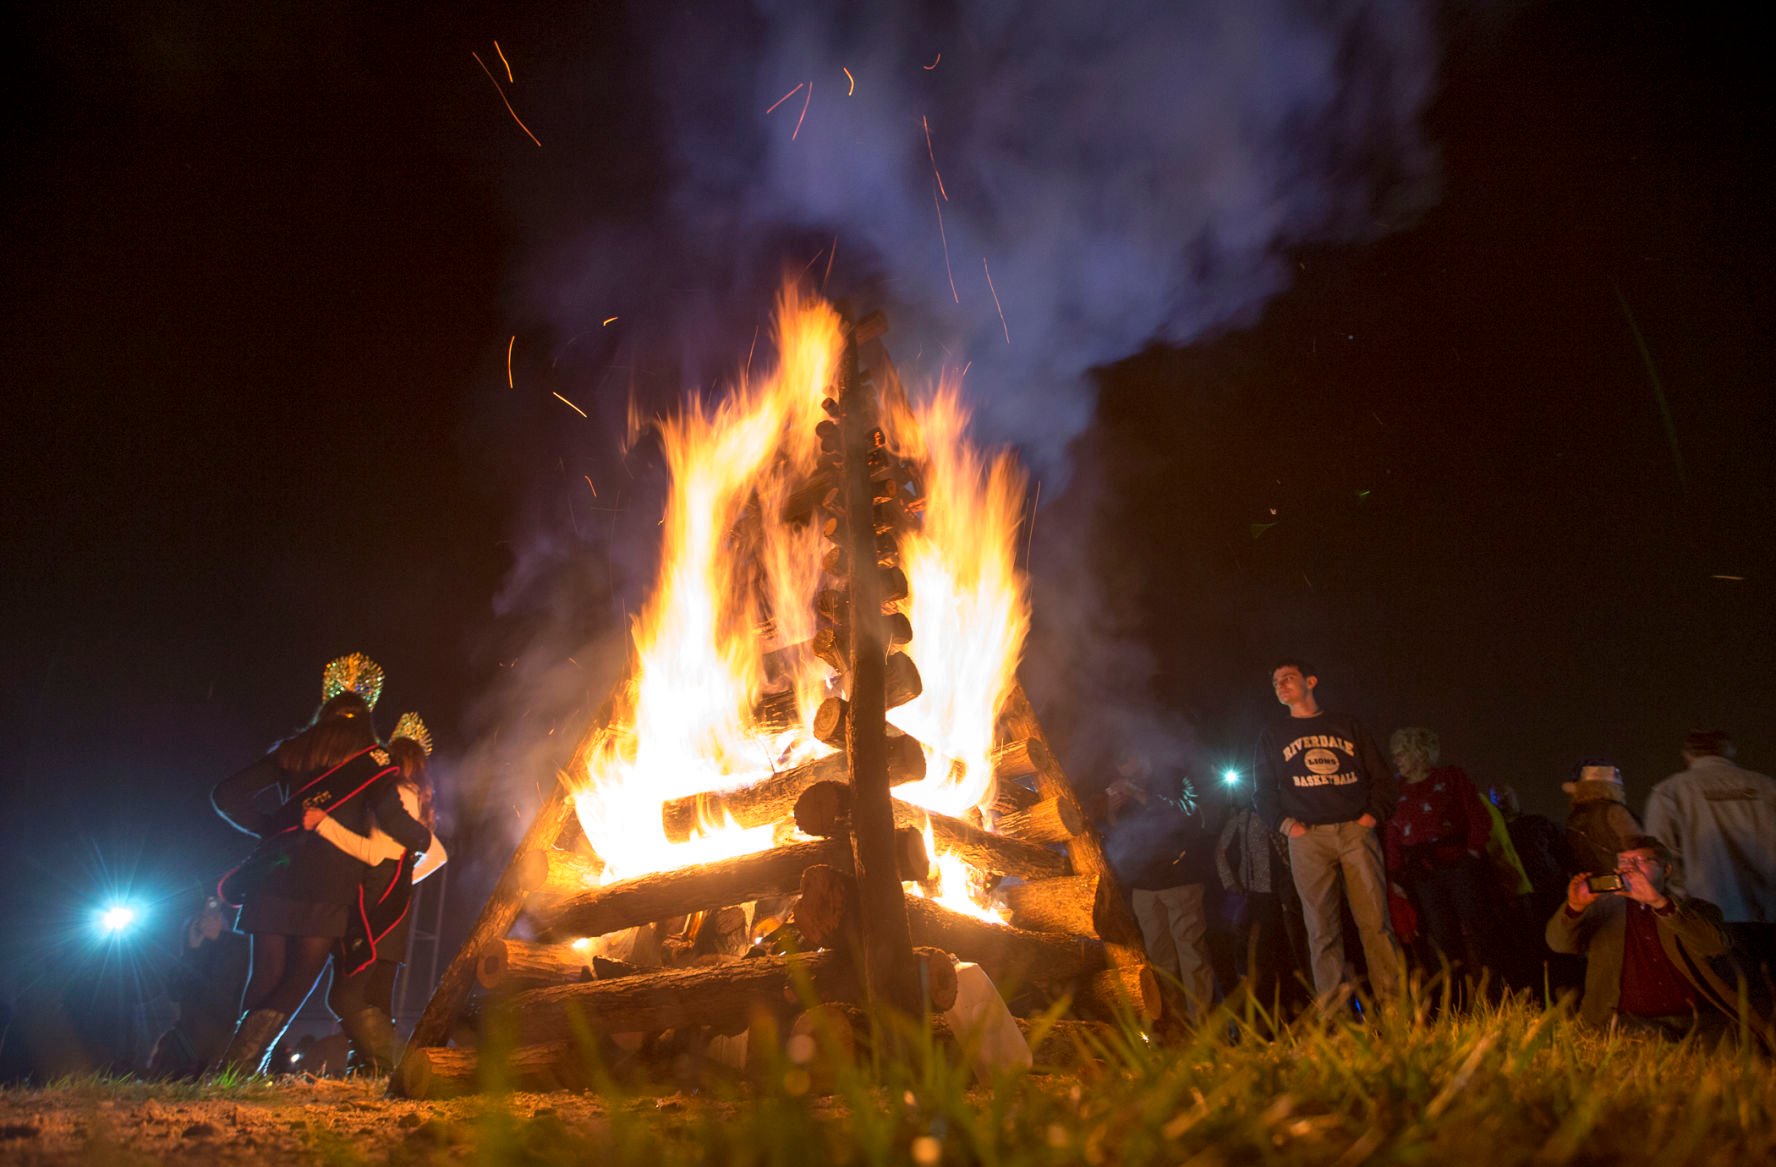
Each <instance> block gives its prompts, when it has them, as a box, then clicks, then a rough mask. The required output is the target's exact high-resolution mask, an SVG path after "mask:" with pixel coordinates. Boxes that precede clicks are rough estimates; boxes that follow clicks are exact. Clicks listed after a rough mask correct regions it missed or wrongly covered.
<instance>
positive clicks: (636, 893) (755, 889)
mask: <svg viewBox="0 0 1776 1167" xmlns="http://www.w3.org/2000/svg"><path fill="white" fill-rule="evenodd" d="M891 855H892V856H893V858H894V859H895V860H896V862H897V863H899V864H900V865H902V867H903V869H905V870H906V871H909V872H912V873H914V874H909V875H907V876H905V878H910V879H923V878H924V877H925V874H926V873H927V872H928V870H929V862H930V861H929V858H928V857H927V856H926V854H925V840H924V839H923V838H922V837H921V836H920V835H919V832H917V831H913V830H905V831H898V832H896V833H895V836H894V838H893V840H892V851H891ZM815 863H825V864H827V865H829V866H832V867H838V868H840V869H841V870H850V868H851V863H852V859H851V853H850V846H849V844H848V843H847V842H846V841H845V840H843V839H821V840H818V841H816V842H811V843H790V844H787V845H785V846H782V847H776V848H773V849H772V850H769V851H759V852H755V853H754V854H751V855H741V856H739V857H737V858H734V859H724V860H721V861H720V862H716V863H702V864H698V865H697V866H695V867H686V868H681V869H680V870H678V871H662V872H656V873H654V874H651V875H641V876H637V877H635V878H634V879H625V880H620V881H618V882H616V883H607V884H605V885H604V886H603V887H599V888H594V889H592V890H590V891H588V892H586V893H585V894H583V895H579V896H575V897H573V898H570V899H566V900H562V901H559V902H557V903H552V904H544V905H540V906H539V908H540V910H539V911H538V912H537V913H536V915H537V917H538V922H539V923H540V924H541V925H542V927H543V928H544V930H545V931H546V932H548V933H549V934H550V935H552V936H556V937H562V936H603V935H605V934H606V933H608V932H615V931H617V930H618V929H619V928H633V927H636V926H638V925H641V924H647V923H651V922H653V921H655V920H665V919H670V918H672V917H674V916H683V915H688V914H690V913H691V912H701V911H709V910H713V909H715V908H725V907H728V906H730V905H733V904H743V903H745V902H747V901H748V900H756V899H762V898H764V897H765V896H773V895H787V894H789V893H791V892H794V891H797V890H798V889H799V888H800V887H801V883H802V872H803V871H804V870H805V869H807V868H808V867H809V866H811V865H813V864H815Z"/></svg>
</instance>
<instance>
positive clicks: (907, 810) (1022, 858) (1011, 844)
mask: <svg viewBox="0 0 1776 1167" xmlns="http://www.w3.org/2000/svg"><path fill="white" fill-rule="evenodd" d="M850 819H851V792H850V789H849V788H848V787H846V786H844V785H843V784H842V783H838V782H819V783H816V784H815V785H813V786H810V787H809V788H808V789H807V790H806V791H805V792H803V794H802V796H801V797H800V798H798V799H797V800H796V804H795V821H796V826H797V827H799V828H801V830H802V831H803V832H804V833H806V834H810V835H821V836H830V835H838V834H842V833H843V832H844V831H845V829H846V828H847V826H848V825H849V823H850ZM894 822H895V825H896V826H898V827H901V828H903V829H905V828H914V829H923V828H924V827H925V825H926V824H927V823H929V824H930V827H931V835H932V838H933V839H935V840H936V842H937V845H938V848H939V850H942V851H950V852H954V853H955V854H956V855H957V856H958V857H960V858H961V860H962V861H963V862H964V863H966V864H968V865H969V866H970V867H972V868H974V869H975V870H976V871H979V872H982V873H984V874H987V875H1013V876H1016V877H1018V878H1019V879H1052V878H1054V877H1055V876H1060V875H1065V874H1067V871H1068V868H1067V857H1066V856H1065V855H1063V854H1061V853H1060V852H1059V851H1050V850H1049V849H1048V848H1047V847H1041V846H1037V845H1035V844H1033V843H1025V842H1022V841H1020V840H1018V839H1013V838H1009V837H1007V836H1005V835H995V834H992V833H991V832H988V831H983V830H981V829H980V828H979V827H976V826H972V825H970V824H969V823H965V822H963V821H962V820H961V819H956V818H951V817H950V816H949V815H945V814H938V813H937V812H936V811H928V810H923V809H921V808H919V807H916V806H910V805H908V804H907V803H905V802H901V801H899V800H898V799H897V800H896V801H895V803H894Z"/></svg>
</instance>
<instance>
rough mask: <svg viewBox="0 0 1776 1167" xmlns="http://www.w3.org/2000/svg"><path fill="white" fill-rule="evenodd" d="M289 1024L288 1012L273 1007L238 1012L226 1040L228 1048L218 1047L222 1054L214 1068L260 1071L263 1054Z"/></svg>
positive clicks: (248, 1071) (249, 1072) (218, 1069)
mask: <svg viewBox="0 0 1776 1167" xmlns="http://www.w3.org/2000/svg"><path fill="white" fill-rule="evenodd" d="M289 1024H290V1015H289V1014H288V1013H279V1012H278V1011H277V1010H276V1009H253V1010H250V1011H249V1012H247V1013H244V1014H242V1015H241V1019H240V1023H239V1024H238V1025H236V1026H235V1027H234V1036H233V1037H232V1038H230V1039H229V1041H228V1048H227V1049H225V1050H223V1051H222V1057H221V1059H220V1060H219V1061H218V1062H217V1063H216V1069H217V1071H218V1072H221V1071H232V1072H234V1073H236V1074H258V1073H261V1072H262V1067H263V1066H264V1065H265V1055H266V1054H268V1053H270V1052H271V1048H272V1047H273V1046H274V1045H276V1044H277V1040H278V1038H280V1037H282V1036H283V1035H284V1028H285V1027H286V1026H288V1025H289Z"/></svg>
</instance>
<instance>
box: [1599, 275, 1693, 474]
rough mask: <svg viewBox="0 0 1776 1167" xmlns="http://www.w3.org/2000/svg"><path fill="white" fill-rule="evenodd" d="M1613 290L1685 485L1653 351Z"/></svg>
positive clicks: (1619, 292) (1619, 293) (1624, 301)
mask: <svg viewBox="0 0 1776 1167" xmlns="http://www.w3.org/2000/svg"><path fill="white" fill-rule="evenodd" d="M1615 291H1616V303H1618V304H1620V305H1621V306H1622V315H1623V316H1626V317H1627V318H1628V330H1629V331H1630V332H1632V333H1633V334H1634V343H1635V346H1636V347H1638V348H1639V349H1640V361H1641V364H1643V365H1645V366H1646V372H1647V380H1648V381H1650V382H1652V386H1653V401H1654V402H1655V403H1656V404H1657V405H1658V407H1659V420H1660V421H1661V422H1662V423H1663V424H1664V426H1665V441H1666V444H1667V445H1669V446H1670V447H1671V462H1672V465H1673V466H1674V467H1675V468H1676V470H1677V485H1678V487H1679V488H1680V489H1681V488H1684V487H1687V486H1688V485H1689V477H1688V475H1686V474H1685V473H1684V460H1683V449H1682V447H1680V446H1679V445H1678V444H1677V423H1676V422H1674V421H1673V420H1672V419H1671V405H1670V403H1669V402H1667V401H1666V400H1665V386H1664V385H1663V384H1661V383H1660V381H1659V370H1658V368H1657V367H1655V366H1654V364H1653V352H1652V350H1651V349H1650V348H1648V347H1647V342H1646V337H1645V336H1644V335H1642V334H1641V331H1640V324H1639V323H1638V322H1636V321H1635V319H1634V310H1633V309H1632V308H1630V307H1628V297H1626V296H1624V295H1623V294H1622V289H1621V288H1617V289H1616V290H1615Z"/></svg>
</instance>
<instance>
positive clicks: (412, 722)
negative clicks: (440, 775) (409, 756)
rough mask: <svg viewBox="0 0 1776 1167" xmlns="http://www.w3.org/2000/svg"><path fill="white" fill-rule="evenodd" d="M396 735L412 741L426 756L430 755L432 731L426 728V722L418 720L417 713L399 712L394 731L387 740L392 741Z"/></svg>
mask: <svg viewBox="0 0 1776 1167" xmlns="http://www.w3.org/2000/svg"><path fill="white" fill-rule="evenodd" d="M398 737H404V738H407V739H409V740H411V741H413V742H414V743H416V744H417V745H418V746H419V748H420V749H422V750H424V751H425V753H426V757H428V758H429V757H431V756H432V731H431V730H429V729H427V728H426V723H425V722H423V721H421V720H420V718H419V714H417V713H412V712H408V713H403V714H401V716H400V719H399V720H397V721H396V722H395V732H393V733H391V734H389V740H390V741H391V742H392V741H394V740H395V739H396V738H398Z"/></svg>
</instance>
